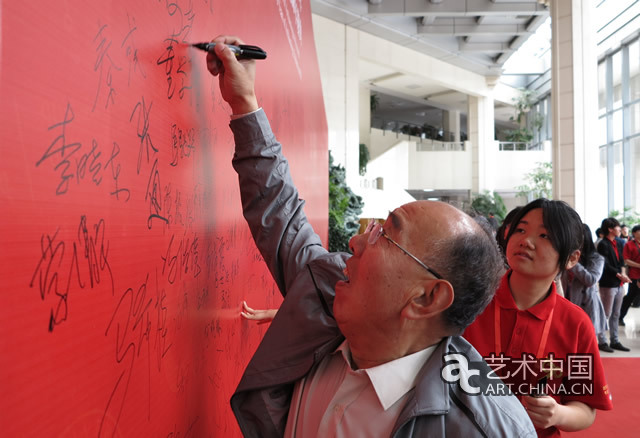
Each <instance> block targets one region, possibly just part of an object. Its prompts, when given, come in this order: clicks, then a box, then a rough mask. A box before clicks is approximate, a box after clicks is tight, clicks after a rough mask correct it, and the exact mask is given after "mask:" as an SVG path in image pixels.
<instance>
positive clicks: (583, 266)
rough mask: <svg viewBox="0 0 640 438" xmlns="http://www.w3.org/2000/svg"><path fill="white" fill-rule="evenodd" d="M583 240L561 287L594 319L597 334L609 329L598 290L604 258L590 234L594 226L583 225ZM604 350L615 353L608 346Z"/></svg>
mask: <svg viewBox="0 0 640 438" xmlns="http://www.w3.org/2000/svg"><path fill="white" fill-rule="evenodd" d="M583 230H584V241H583V243H582V250H581V251H580V260H579V261H578V263H576V265H575V266H574V267H573V268H571V269H567V270H566V271H564V272H563V273H562V286H563V288H564V291H565V298H567V299H568V300H569V301H571V302H572V303H573V304H576V305H578V306H580V307H581V308H582V310H584V311H585V312H586V314H587V315H589V318H591V322H592V323H593V328H594V329H595V332H596V335H600V334H603V333H604V332H606V331H607V329H608V326H607V316H606V314H605V313H604V307H603V306H602V301H601V300H600V294H599V293H598V280H599V279H600V277H601V276H602V271H603V270H604V258H603V257H602V256H601V255H600V254H598V252H597V251H596V246H595V245H594V243H593V238H592V237H591V229H589V226H588V225H587V224H583ZM601 350H602V351H606V352H609V353H613V352H614V350H613V349H612V348H611V347H609V346H608V345H604V346H603V347H602V348H601Z"/></svg>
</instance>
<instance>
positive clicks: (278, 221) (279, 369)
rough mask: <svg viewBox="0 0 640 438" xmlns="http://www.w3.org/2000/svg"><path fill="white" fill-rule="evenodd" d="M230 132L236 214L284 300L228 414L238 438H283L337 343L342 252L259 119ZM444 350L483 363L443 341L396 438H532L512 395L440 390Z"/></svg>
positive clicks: (462, 344)
mask: <svg viewBox="0 0 640 438" xmlns="http://www.w3.org/2000/svg"><path fill="white" fill-rule="evenodd" d="M231 128H232V130H233V133H234V136H235V143H236V153H235V156H234V158H233V166H234V168H235V170H236V171H237V172H238V175H239V180H240V191H241V197H242V207H243V212H244V216H245V219H246V220H247V222H248V223H249V227H250V228H251V232H252V234H253V238H254V239H255V241H256V244H257V246H258V248H259V250H260V252H261V253H262V256H263V257H264V260H265V262H266V263H267V265H268V267H269V269H270V271H271V274H272V275H273V277H274V279H275V281H276V283H277V284H278V287H279V288H280V291H281V292H282V294H283V295H284V298H285V299H284V302H283V304H282V306H281V307H280V309H279V311H278V313H277V315H276V318H275V319H274V320H273V322H272V323H271V327H270V328H269V330H268V331H267V333H266V335H265V337H264V339H263V340H262V342H261V344H260V345H259V347H258V349H257V351H256V353H255V355H254V356H253V358H252V359H251V361H250V362H249V364H248V366H247V369H246V370H245V373H244V375H243V377H242V379H241V381H240V383H239V384H238V388H237V389H236V392H235V393H234V395H233V396H232V398H231V407H232V409H233V412H234V414H235V416H236V418H237V420H238V423H239V425H240V428H241V430H242V433H243V434H244V435H245V436H248V437H281V436H283V434H284V430H285V426H286V423H287V415H288V413H289V406H290V403H291V398H292V393H293V389H294V385H295V383H296V381H298V380H300V379H301V378H302V377H304V376H305V375H306V374H307V373H308V372H309V371H310V370H311V368H312V366H313V365H314V364H316V363H318V362H320V361H321V360H322V359H323V358H324V357H325V356H326V355H327V354H329V353H331V352H333V351H334V350H335V349H336V348H337V347H338V345H340V343H341V342H342V341H343V340H344V336H343V335H342V333H341V332H340V330H339V329H338V327H337V325H336V321H335V319H334V318H333V311H332V309H333V298H334V290H333V288H334V286H335V284H336V282H337V281H338V280H340V279H344V274H343V269H344V268H345V260H346V259H347V258H348V257H349V255H348V254H345V253H329V252H327V251H326V250H325V249H324V248H323V247H322V246H321V242H320V238H319V237H318V236H317V235H316V234H315V233H314V231H313V229H312V228H311V225H310V224H309V222H308V221H307V218H306V216H305V214H304V212H303V205H304V201H302V200H300V199H299V198H298V192H297V190H296V188H295V186H294V184H293V181H292V179H291V176H290V174H289V167H288V164H287V161H286V160H285V158H284V157H283V155H282V152H281V147H280V144H279V143H278V141H277V140H276V138H275V136H274V135H273V133H272V132H271V128H270V126H269V122H268V120H267V117H266V115H265V114H264V112H263V111H262V110H260V111H258V112H256V113H253V114H250V115H248V116H245V117H243V118H241V119H237V120H233V121H232V122H231ZM447 352H461V353H464V354H466V355H467V357H468V358H469V360H471V361H481V360H482V359H481V357H480V355H479V354H478V353H477V351H476V350H475V349H474V348H473V347H472V346H471V345H470V344H469V343H468V342H467V341H465V340H464V339H462V338H460V337H458V336H454V337H448V338H445V339H443V341H442V342H441V343H440V344H439V345H438V347H437V348H436V350H435V351H434V353H433V354H432V355H431V357H430V358H429V360H428V361H427V362H426V363H425V365H424V366H423V368H422V370H421V371H420V373H419V374H418V378H417V383H416V387H415V388H414V389H412V390H411V391H410V394H409V397H408V399H407V402H406V405H405V406H404V408H403V410H402V412H401V414H400V416H399V418H398V419H397V421H396V424H395V427H394V429H393V436H394V437H413V436H425V437H427V436H428V437H464V438H468V437H476V436H487V437H525V436H526V437H529V436H531V437H534V436H536V433H535V430H534V428H533V425H532V424H531V422H530V420H529V418H528V416H527V414H526V412H525V411H524V409H523V407H522V405H521V404H520V403H519V402H518V400H517V399H516V398H515V397H512V396H501V397H499V396H495V397H489V396H482V395H479V396H473V395H467V394H465V393H464V392H463V391H462V390H461V388H460V386H459V384H458V383H446V382H445V381H444V380H443V379H442V378H441V369H442V366H443V356H444V355H445V354H446V353H447Z"/></svg>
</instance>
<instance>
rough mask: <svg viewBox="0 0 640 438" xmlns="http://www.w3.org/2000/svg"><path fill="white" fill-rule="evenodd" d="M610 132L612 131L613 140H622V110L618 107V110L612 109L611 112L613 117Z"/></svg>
mask: <svg viewBox="0 0 640 438" xmlns="http://www.w3.org/2000/svg"><path fill="white" fill-rule="evenodd" d="M611 123H612V128H613V129H612V130H611V131H612V133H613V138H612V140H613V141H618V140H622V110H621V109H619V110H618V111H614V112H613V118H612V121H611Z"/></svg>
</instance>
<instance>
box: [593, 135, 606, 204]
mask: <svg viewBox="0 0 640 438" xmlns="http://www.w3.org/2000/svg"><path fill="white" fill-rule="evenodd" d="M596 178H598V184H597V185H594V188H595V190H596V193H594V198H593V199H602V200H606V199H608V198H609V196H608V193H607V187H608V186H609V184H608V180H607V146H601V147H600V166H598V175H597V176H596Z"/></svg>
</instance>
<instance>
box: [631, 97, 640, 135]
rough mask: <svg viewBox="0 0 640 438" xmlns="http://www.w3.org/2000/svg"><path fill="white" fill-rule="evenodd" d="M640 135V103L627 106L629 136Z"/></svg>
mask: <svg viewBox="0 0 640 438" xmlns="http://www.w3.org/2000/svg"><path fill="white" fill-rule="evenodd" d="M638 133H640V102H638V103H634V104H632V105H629V135H634V134H638Z"/></svg>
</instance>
